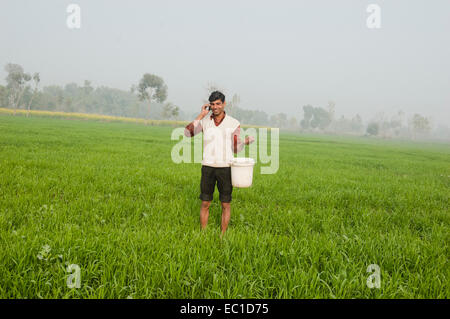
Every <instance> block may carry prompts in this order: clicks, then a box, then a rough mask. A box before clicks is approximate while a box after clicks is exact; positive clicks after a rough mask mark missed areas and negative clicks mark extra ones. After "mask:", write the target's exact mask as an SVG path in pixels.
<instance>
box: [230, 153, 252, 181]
mask: <svg viewBox="0 0 450 319" xmlns="http://www.w3.org/2000/svg"><path fill="white" fill-rule="evenodd" d="M254 165H255V160H254V159H253V158H246V157H235V158H233V160H232V161H231V184H232V185H233V187H241V188H243V187H250V186H252V181H253V166H254Z"/></svg>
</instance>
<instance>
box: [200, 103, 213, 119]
mask: <svg viewBox="0 0 450 319" xmlns="http://www.w3.org/2000/svg"><path fill="white" fill-rule="evenodd" d="M210 106H211V105H210V104H209V103H206V104H203V105H202V111H201V112H200V115H199V116H200V117H201V118H204V117H205V116H206V115H208V113H209V107H210Z"/></svg>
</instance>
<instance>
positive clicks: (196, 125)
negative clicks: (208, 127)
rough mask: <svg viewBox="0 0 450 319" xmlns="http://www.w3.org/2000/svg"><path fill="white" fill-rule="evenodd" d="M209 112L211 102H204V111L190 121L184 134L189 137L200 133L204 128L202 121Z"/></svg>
mask: <svg viewBox="0 0 450 319" xmlns="http://www.w3.org/2000/svg"><path fill="white" fill-rule="evenodd" d="M208 113H209V103H206V104H203V106H202V111H201V112H200V114H199V115H198V116H197V117H196V118H195V120H194V121H192V122H191V123H189V124H188V125H187V126H186V127H185V129H184V135H186V136H187V137H192V136H195V135H197V134H198V133H200V132H201V131H202V130H203V128H202V123H201V122H200V121H201V120H202V119H203V118H204V117H205V116H206V115H208Z"/></svg>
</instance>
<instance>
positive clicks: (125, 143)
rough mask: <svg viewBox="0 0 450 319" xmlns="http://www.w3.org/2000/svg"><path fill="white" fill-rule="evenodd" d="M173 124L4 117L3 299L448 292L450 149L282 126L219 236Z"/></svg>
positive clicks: (0, 147) (0, 129) (0, 193)
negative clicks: (265, 167)
mask: <svg viewBox="0 0 450 319" xmlns="http://www.w3.org/2000/svg"><path fill="white" fill-rule="evenodd" d="M172 129H173V128H171V127H160V126H158V127H157V126H146V125H139V124H132V123H107V122H99V121H85V120H79V119H76V120H75V119H74V120H67V119H52V118H39V117H30V118H26V117H24V116H11V115H1V116H0V247H1V249H0V298H130V297H131V298H449V297H450V285H449V283H450V272H449V269H450V267H449V262H448V259H449V244H450V228H449V224H450V216H449V209H448V208H449V186H450V147H449V145H448V144H447V145H445V144H419V143H412V142H409V143H400V142H394V141H381V140H372V139H366V138H344V137H326V136H322V137H320V136H312V135H294V134H286V133H284V134H281V135H280V168H279V171H278V172H277V174H274V175H261V174H260V165H261V164H259V163H258V164H257V165H256V166H255V170H254V179H253V186H252V187H251V188H248V189H234V191H233V201H232V205H231V221H230V225H229V228H228V231H227V233H226V235H225V237H224V238H223V240H220V236H219V235H220V221H221V219H220V217H221V216H220V215H221V210H220V202H219V201H218V193H217V189H216V193H215V194H214V202H213V204H212V205H211V212H210V218H209V225H208V227H207V229H206V230H205V231H201V230H200V223H199V209H200V200H199V199H198V195H199V190H200V186H199V185H200V167H201V166H200V164H186V163H183V164H174V163H172V161H171V157H170V152H171V149H172V146H173V145H174V144H175V143H176V141H171V140H170V134H171V131H172ZM45 245H48V246H47V248H48V249H47V251H45V249H44V250H43V247H44V246H45ZM69 264H77V265H79V267H80V269H81V288H79V289H76V288H73V289H71V288H68V287H67V285H66V282H67V278H68V276H69V273H68V272H67V270H66V267H67V265H69ZM370 264H377V265H379V267H380V270H381V287H380V288H379V289H377V288H374V289H370V288H368V287H367V285H366V280H367V277H368V276H369V275H370V273H368V272H367V267H368V266H369V265H370Z"/></svg>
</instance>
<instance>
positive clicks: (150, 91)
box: [137, 73, 167, 119]
mask: <svg viewBox="0 0 450 319" xmlns="http://www.w3.org/2000/svg"><path fill="white" fill-rule="evenodd" d="M137 90H138V97H139V100H141V101H145V100H147V101H148V119H149V118H150V106H151V103H152V102H153V101H155V102H159V103H162V102H164V101H165V100H166V98H167V85H166V84H165V83H164V80H163V79H162V78H161V77H159V76H157V75H154V74H149V73H145V74H144V75H143V76H142V79H141V81H140V82H139V84H138V87H137Z"/></svg>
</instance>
